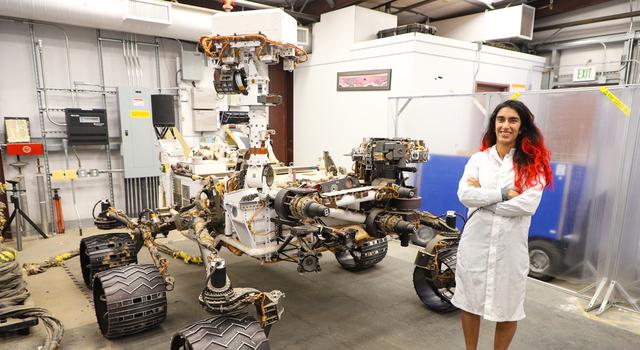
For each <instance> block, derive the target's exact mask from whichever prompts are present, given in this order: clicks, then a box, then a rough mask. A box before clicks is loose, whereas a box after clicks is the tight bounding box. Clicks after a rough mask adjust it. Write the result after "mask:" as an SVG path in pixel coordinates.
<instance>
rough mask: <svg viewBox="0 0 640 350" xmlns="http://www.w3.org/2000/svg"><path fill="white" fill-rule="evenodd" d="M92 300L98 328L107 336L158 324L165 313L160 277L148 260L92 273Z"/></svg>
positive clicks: (165, 305)
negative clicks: (141, 263)
mask: <svg viewBox="0 0 640 350" xmlns="http://www.w3.org/2000/svg"><path fill="white" fill-rule="evenodd" d="M93 303H94V304H95V310H96V317H97V318H98V324H99V325H100V331H101V332H102V334H103V335H104V336H105V337H107V338H115V337H121V336H124V335H129V334H133V333H138V332H142V331H144V330H147V329H149V328H152V327H155V326H157V325H159V324H160V323H162V321H164V319H165V317H166V316H167V296H166V289H165V284H164V279H163V278H162V276H161V275H160V271H158V268H157V267H155V266H154V265H151V264H147V265H131V266H123V267H118V268H115V269H110V270H107V271H103V272H99V273H98V274H96V276H95V278H94V281H93Z"/></svg>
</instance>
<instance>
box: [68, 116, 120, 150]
mask: <svg viewBox="0 0 640 350" xmlns="http://www.w3.org/2000/svg"><path fill="white" fill-rule="evenodd" d="M64 114H65V117H66V122H67V139H68V140H69V145H70V146H76V145H107V144H109V130H108V128H107V112H106V111H105V110H104V109H81V108H67V109H65V110H64Z"/></svg>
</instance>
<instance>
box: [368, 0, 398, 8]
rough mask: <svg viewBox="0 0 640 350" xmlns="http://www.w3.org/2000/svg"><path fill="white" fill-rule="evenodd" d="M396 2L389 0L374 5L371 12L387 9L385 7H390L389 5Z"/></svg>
mask: <svg viewBox="0 0 640 350" xmlns="http://www.w3.org/2000/svg"><path fill="white" fill-rule="evenodd" d="M396 1H398V0H391V1H387V2H383V3H382V4H379V5H376V6H374V7H371V9H372V10H377V9H378V8H380V7H387V6H391V4H393V3H394V2H396Z"/></svg>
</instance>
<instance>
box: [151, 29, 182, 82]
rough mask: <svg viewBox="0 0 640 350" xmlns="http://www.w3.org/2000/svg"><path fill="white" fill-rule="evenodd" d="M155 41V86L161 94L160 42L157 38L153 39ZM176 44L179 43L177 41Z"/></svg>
mask: <svg viewBox="0 0 640 350" xmlns="http://www.w3.org/2000/svg"><path fill="white" fill-rule="evenodd" d="M176 40H177V39H176ZM155 41H156V44H158V46H156V47H155V54H156V86H157V87H158V92H162V91H161V90H162V81H161V80H160V40H159V39H158V37H155ZM178 42H180V41H178ZM180 45H182V44H180ZM176 85H177V84H176Z"/></svg>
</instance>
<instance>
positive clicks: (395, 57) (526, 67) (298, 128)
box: [294, 8, 544, 166]
mask: <svg viewBox="0 0 640 350" xmlns="http://www.w3.org/2000/svg"><path fill="white" fill-rule="evenodd" d="M350 11H351V12H350ZM352 14H354V12H353V8H347V9H342V10H338V11H334V12H331V13H328V14H324V15H323V16H322V18H321V21H320V23H317V24H316V25H314V28H313V32H314V40H313V44H314V48H313V52H314V53H313V55H311V58H310V60H309V62H307V63H305V64H302V65H300V66H299V67H298V68H297V69H296V71H295V72H294V86H295V90H294V162H295V163H296V164H301V165H302V164H315V163H317V158H318V157H320V156H321V154H322V151H323V150H328V151H329V152H330V153H331V154H332V156H333V157H334V160H335V161H336V162H337V163H339V164H340V165H342V166H350V164H351V162H350V158H349V157H348V156H345V154H347V153H349V152H350V151H351V149H352V148H353V147H357V146H358V145H359V143H360V142H361V140H362V138H364V137H387V136H391V135H392V133H393V128H392V124H391V123H390V118H389V116H390V112H391V110H390V108H391V106H390V103H389V101H388V97H390V96H406V95H412V96H415V95H435V94H438V95H441V94H460V93H471V92H472V91H473V87H474V84H473V76H474V73H475V72H476V68H477V67H478V66H477V65H476V62H477V60H478V59H479V62H480V66H479V70H478V72H477V80H478V81H485V82H493V83H502V84H524V85H526V86H527V89H529V90H535V89H539V88H540V77H541V73H540V72H541V68H542V66H543V63H544V59H543V58H540V57H536V56H531V55H525V54H521V53H518V52H512V51H506V50H500V49H496V48H492V47H483V48H482V49H481V51H480V52H479V53H478V51H477V49H478V47H477V45H476V44H472V43H468V42H462V41H458V40H453V39H448V38H442V37H437V36H431V35H426V34H405V35H401V36H396V37H389V38H384V39H376V40H369V41H362V42H352V43H349V42H348V41H342V42H340V43H337V44H336V43H333V42H332V40H330V39H331V38H330V37H325V35H329V34H331V33H333V32H334V30H335V28H341V32H342V33H341V35H342V36H343V37H345V38H349V37H351V36H350V33H349V32H348V31H347V30H346V29H344V28H350V26H351V24H350V23H349V22H346V21H348V20H349V18H351V20H352V21H354V19H353V18H354V17H353V16H351V15H352ZM359 15H360V16H367V15H368V13H367V12H362V13H360V14H358V13H357V12H356V13H355V18H356V20H357V17H358V16H359ZM382 15H383V16H387V17H389V18H391V19H395V16H392V15H388V14H382ZM361 23H365V21H361ZM338 24H339V25H338ZM359 30H364V28H362V27H360V28H359ZM369 30H370V32H373V33H375V32H377V30H378V28H376V27H373V26H372V27H370V28H369ZM336 47H337V48H336ZM368 69H392V78H391V90H390V91H336V80H337V73H338V72H345V71H357V70H368ZM421 103H424V102H421ZM421 103H418V104H416V103H413V102H412V104H411V105H410V107H408V108H407V110H406V111H405V114H403V117H402V118H403V119H402V121H403V122H404V121H405V120H411V118H412V116H410V115H414V116H424V117H425V118H429V120H431V121H433V122H434V123H439V124H440V125H436V126H434V127H426V126H427V125H428V123H427V121H423V122H424V124H423V123H422V122H421V124H422V125H416V127H419V130H423V131H424V132H423V133H421V134H420V135H418V136H422V137H421V138H424V139H425V140H426V142H427V145H428V146H429V148H430V149H431V150H432V152H435V153H458V152H463V151H464V150H465V149H466V148H467V147H468V146H467V145H466V143H465V142H461V141H460V140H464V139H465V137H466V136H464V135H467V134H468V133H469V131H468V130H466V129H467V128H468V126H467V125H465V124H464V123H460V122H451V121H452V120H455V117H456V115H460V114H464V115H466V114H468V113H470V111H469V108H470V107H469V106H472V104H466V105H465V106H464V107H463V106H455V105H448V106H444V105H442V106H440V107H438V109H437V110H425V109H421V107H425V106H426V105H424V104H421ZM474 108H475V107H474ZM449 116H451V117H452V118H449ZM405 118H406V119H405ZM403 128H405V129H404V132H405V134H402V133H401V134H400V135H399V136H406V133H407V132H408V130H407V129H406V125H404V124H402V125H401V128H400V130H401V132H403ZM409 129H412V127H411V126H409ZM413 129H416V128H413ZM414 131H415V130H414ZM450 132H452V133H450ZM456 135H462V136H460V138H456Z"/></svg>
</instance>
